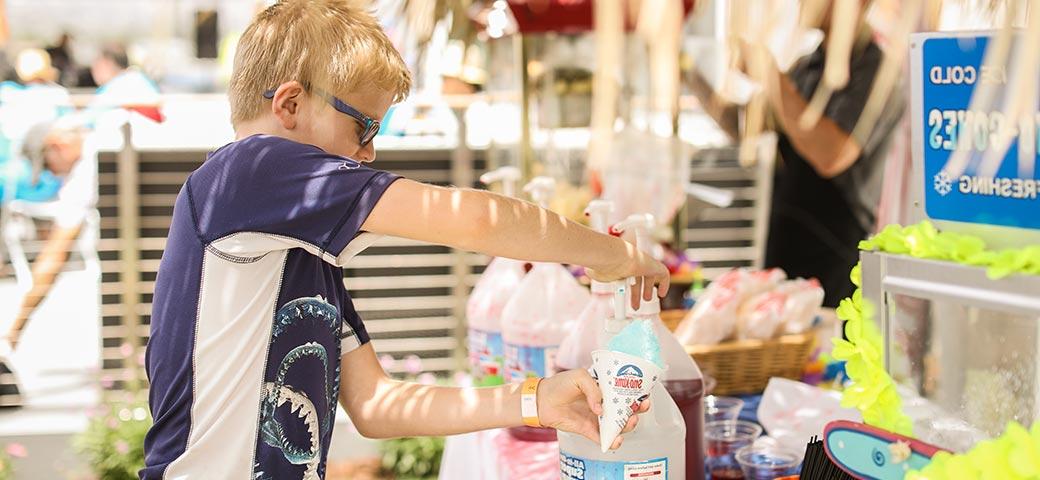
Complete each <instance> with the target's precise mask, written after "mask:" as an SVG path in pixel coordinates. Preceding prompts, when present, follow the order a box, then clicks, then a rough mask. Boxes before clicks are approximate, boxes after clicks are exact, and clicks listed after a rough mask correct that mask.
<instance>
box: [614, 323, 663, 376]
mask: <svg viewBox="0 0 1040 480" xmlns="http://www.w3.org/2000/svg"><path fill="white" fill-rule="evenodd" d="M607 349H609V350H612V351H615V352H621V353H627V354H629V355H633V356H636V357H639V358H643V359H645V360H647V361H649V362H652V363H654V364H655V365H657V366H659V367H661V368H665V367H664V361H662V360H661V343H660V342H658V341H657V335H656V334H654V327H653V325H651V324H650V322H649V321H646V320H636V321H633V322H631V323H629V324H628V326H627V327H625V328H624V329H622V330H621V331H620V332H618V333H617V335H614V338H611V339H610V342H609V343H607Z"/></svg>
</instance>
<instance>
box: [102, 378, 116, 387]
mask: <svg viewBox="0 0 1040 480" xmlns="http://www.w3.org/2000/svg"><path fill="white" fill-rule="evenodd" d="M112 385H115V380H112V376H111V375H103V376H102V377H101V387H102V388H112Z"/></svg>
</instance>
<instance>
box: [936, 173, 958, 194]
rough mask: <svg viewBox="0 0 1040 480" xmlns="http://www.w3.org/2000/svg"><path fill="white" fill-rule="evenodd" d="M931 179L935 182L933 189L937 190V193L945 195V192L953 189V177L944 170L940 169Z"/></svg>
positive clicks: (947, 192)
mask: <svg viewBox="0 0 1040 480" xmlns="http://www.w3.org/2000/svg"><path fill="white" fill-rule="evenodd" d="M933 180H934V182H935V183H934V186H935V191H936V192H938V193H939V195H942V196H944V197H945V196H946V195H947V194H949V193H950V192H951V191H953V179H951V178H950V174H948V173H946V171H941V172H939V173H937V174H935V178H934V179H933Z"/></svg>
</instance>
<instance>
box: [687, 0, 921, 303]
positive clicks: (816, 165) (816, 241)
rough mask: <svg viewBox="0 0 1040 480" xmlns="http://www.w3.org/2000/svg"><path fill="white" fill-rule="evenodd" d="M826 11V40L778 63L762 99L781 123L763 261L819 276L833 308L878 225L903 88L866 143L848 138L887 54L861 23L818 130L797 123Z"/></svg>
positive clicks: (700, 89)
mask: <svg viewBox="0 0 1040 480" xmlns="http://www.w3.org/2000/svg"><path fill="white" fill-rule="evenodd" d="M829 10H830V8H829V7H828V11H827V12H825V13H824V18H823V24H822V26H821V29H822V30H823V32H824V36H825V38H824V40H823V42H822V43H821V45H820V47H819V48H817V49H816V50H815V51H814V52H812V53H811V54H809V55H807V56H805V57H803V58H801V59H800V60H798V61H797V62H796V63H795V65H794V66H793V67H792V68H791V69H790V70H789V71H788V72H787V73H786V74H784V73H781V72H780V71H779V69H778V68H777V67H776V65H775V63H771V65H770V66H769V72H770V75H771V76H772V75H775V81H768V82H767V85H766V86H765V94H766V95H767V97H768V105H769V109H770V111H771V113H772V116H773V117H774V118H775V119H776V123H777V124H778V125H779V131H778V134H779V135H778V138H779V141H778V145H777V149H778V153H779V157H780V158H779V159H778V162H777V166H776V171H775V174H774V184H773V196H772V210H771V212H770V217H769V236H768V240H767V242H766V251H765V262H764V263H765V266H766V267H780V268H783V269H784V270H785V271H786V272H787V273H788V275H790V276H792V277H816V278H818V279H819V280H820V283H821V285H823V288H824V291H825V292H826V297H825V299H824V305H825V306H828V307H836V306H837V305H838V303H839V302H840V301H841V299H842V298H845V297H848V296H850V295H851V294H852V292H853V288H854V287H853V285H852V283H851V282H850V281H849V271H850V270H851V269H852V267H853V266H855V264H856V262H857V261H858V260H859V250H858V247H857V245H858V243H859V241H860V240H862V239H864V238H866V236H867V235H868V234H869V233H870V232H872V231H873V230H874V228H875V225H874V224H875V221H876V210H877V205H878V201H879V199H880V195H881V181H882V174H883V171H884V159H885V155H886V154H887V150H888V148H887V147H888V144H889V140H890V139H891V137H892V132H893V130H894V129H895V127H896V126H897V125H898V123H899V120H900V118H901V116H902V113H903V110H904V103H903V99H902V97H901V95H900V92H902V88H899V87H897V88H894V89H893V90H892V91H893V92H894V93H893V95H892V96H891V97H890V98H888V99H887V102H886V104H885V106H884V108H883V110H882V114H881V115H880V117H879V118H878V121H877V122H876V124H875V125H874V128H873V129H871V133H870V134H869V135H868V136H867V138H854V137H853V136H852V131H853V129H854V127H855V126H856V122H857V121H858V120H859V116H860V114H861V112H862V111H863V107H864V105H865V104H866V101H867V97H868V96H869V94H870V91H871V87H872V86H873V83H874V78H875V76H876V75H877V72H878V69H879V68H880V66H881V60H882V57H883V53H882V52H881V49H880V48H879V47H878V45H877V43H876V42H875V41H874V39H873V30H872V29H871V28H870V26H869V25H867V24H866V22H865V21H862V20H861V21H860V23H859V25H857V31H856V34H855V38H856V41H855V44H854V45H853V49H852V56H851V59H850V61H849V70H850V71H849V80H848V84H847V85H846V86H845V87H844V88H842V89H841V90H837V91H835V92H834V93H833V94H832V95H831V97H830V100H829V101H828V102H827V105H826V107H825V108H824V110H823V116H822V117H821V118H820V121H819V122H818V123H817V124H816V125H815V126H813V127H811V128H809V129H802V128H801V127H800V126H799V124H798V123H799V118H800V117H801V116H802V113H803V112H804V111H805V110H806V108H807V106H808V103H809V99H810V98H811V97H812V95H813V93H814V92H815V91H816V88H817V85H818V84H819V83H820V79H821V77H822V74H823V70H824V63H825V62H824V57H825V48H826V45H827V39H826V36H828V35H829V33H830V23H831V22H830V15H831V12H830V11H829ZM860 17H861V18H862V17H863V16H862V15H861V16H860ZM747 53H749V52H745V56H744V58H747V56H746V54H747ZM770 59H772V57H770ZM771 80H772V79H771ZM692 83H693V85H691V86H692V87H693V90H694V93H695V94H697V95H698V97H701V100H702V103H703V104H704V105H705V106H706V110H707V111H708V113H709V114H711V115H712V116H713V117H715V118H716V120H717V121H719V122H720V125H722V126H723V128H724V129H725V130H727V132H730V134H731V135H734V134H735V132H736V126H735V121H734V119H735V118H736V115H734V114H733V113H732V111H733V109H732V108H721V107H720V102H719V100H718V98H717V97H715V96H714V95H712V94H711V92H710V91H706V89H705V88H706V87H705V83H704V82H703V81H702V80H701V79H697V78H694V81H693V82H692ZM733 138H738V137H736V136H734V137H733Z"/></svg>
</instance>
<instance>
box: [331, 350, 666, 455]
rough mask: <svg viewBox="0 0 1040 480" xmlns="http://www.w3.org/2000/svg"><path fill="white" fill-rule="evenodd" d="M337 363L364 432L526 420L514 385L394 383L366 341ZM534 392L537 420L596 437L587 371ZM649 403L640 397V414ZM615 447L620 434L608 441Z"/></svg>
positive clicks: (592, 384) (344, 395)
mask: <svg viewBox="0 0 1040 480" xmlns="http://www.w3.org/2000/svg"><path fill="white" fill-rule="evenodd" d="M341 362H342V365H341V367H342V370H341V371H342V372H343V374H342V375H341V376H340V403H342V404H343V408H344V409H346V411H347V413H349V414H350V418H351V420H352V421H353V422H354V426H355V427H357V429H358V432H360V433H361V434H362V435H364V436H365V437H369V438H388V437H406V436H431V435H435V436H441V435H455V434H460V433H467V432H473V431H477V430H487V429H491V428H504V427H518V426H521V425H523V420H522V418H521V415H520V385H519V384H516V385H501V386H498V387H485V388H455V387H439V386H428V385H421V384H417V383H408V382H399V381H396V380H392V379H390V378H389V377H387V375H386V373H384V372H383V367H382V366H381V365H380V364H379V361H378V360H377V359H376V355H375V352H374V351H373V350H372V344H370V343H369V344H365V345H363V346H361V347H360V348H358V349H356V350H354V351H352V352H350V353H347V354H346V355H344V356H343V358H342V360H341ZM347 372H349V374H348V373H347ZM348 379H349V380H348ZM537 398H538V417H539V419H540V421H541V423H542V425H545V426H547V427H553V428H556V429H559V430H563V431H567V432H574V433H577V434H580V435H584V436H585V437H587V438H589V439H590V440H592V441H594V442H597V443H598V442H599V420H598V419H597V415H598V414H599V413H600V412H602V405H601V403H602V401H603V397H602V395H601V394H600V390H599V386H598V385H597V384H596V381H595V380H593V378H592V377H591V376H589V374H588V372H585V371H584V370H571V371H567V372H563V373H559V374H557V375H554V376H552V377H549V378H546V379H544V380H542V382H541V384H540V385H539V386H538V393H537ZM649 408H650V404H649V401H645V402H643V404H642V405H640V411H639V413H642V412H646V411H647V409H649ZM637 421H638V415H632V417H631V418H630V419H629V420H628V425H626V426H625V429H624V430H623V433H624V432H629V431H631V430H632V429H633V428H635V426H636V423H637ZM619 446H621V437H620V436H619V437H618V438H617V439H616V440H615V441H614V445H613V446H612V447H611V448H617V447H619Z"/></svg>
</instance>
